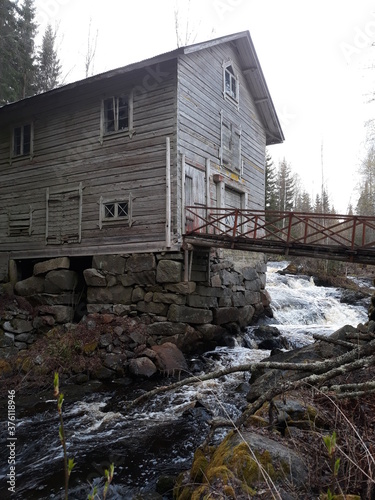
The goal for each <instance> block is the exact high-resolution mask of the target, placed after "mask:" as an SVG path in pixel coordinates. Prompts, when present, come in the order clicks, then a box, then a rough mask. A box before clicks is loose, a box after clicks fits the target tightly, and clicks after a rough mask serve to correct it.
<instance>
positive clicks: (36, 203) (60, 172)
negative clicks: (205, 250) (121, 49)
mask: <svg viewBox="0 0 375 500" xmlns="http://www.w3.org/2000/svg"><path fill="white" fill-rule="evenodd" d="M282 141H283V133H282V130H281V127H280V124H279V120H278V118H277V115H276V112H275V108H274V105H273V103H272V100H271V97H270V94H269V91H268V88H267V85H266V82H265V79H264V76H263V73H262V69H261V67H260V64H259V61H258V58H257V55H256V53H255V50H254V46H253V43H252V40H251V38H250V34H249V33H248V32H242V33H237V34H233V35H229V36H225V37H222V38H218V39H215V40H211V41H208V42H204V43H198V44H195V45H191V46H188V47H183V48H179V49H176V50H174V51H172V52H169V53H166V54H162V55H160V56H157V57H154V58H151V59H148V60H146V61H142V62H139V63H136V64H131V65H128V66H125V67H122V68H119V69H115V70H111V71H108V72H106V73H103V74H100V75H96V76H93V77H90V78H87V79H85V80H81V81H78V82H75V83H71V84H68V85H65V86H63V87H60V88H57V89H54V90H52V91H49V92H46V93H43V94H40V95H36V96H34V97H30V98H27V99H24V100H21V101H18V102H15V103H11V104H8V105H5V106H3V107H2V108H0V179H1V182H0V267H1V269H2V270H3V280H5V279H6V278H5V277H4V276H5V274H6V271H5V270H6V269H7V267H8V262H9V260H10V259H11V260H18V261H22V260H25V259H32V260H33V261H37V260H43V259H49V258H54V257H60V256H69V257H73V258H74V257H81V256H94V255H105V254H137V253H145V252H176V251H180V249H181V244H182V237H183V234H184V231H185V226H186V224H189V223H190V222H191V221H189V220H186V217H185V210H184V207H185V206H187V205H193V204H203V205H208V206H218V207H242V208H249V209H251V208H253V209H262V208H264V182H265V147H266V146H267V145H271V144H275V143H280V142H282ZM0 275H1V273H0ZM0 278H1V276H0ZM0 281H1V279H0Z"/></svg>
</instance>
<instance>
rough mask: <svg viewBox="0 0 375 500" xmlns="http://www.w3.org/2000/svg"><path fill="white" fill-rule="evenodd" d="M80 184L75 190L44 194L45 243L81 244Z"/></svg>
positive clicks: (48, 191)
mask: <svg viewBox="0 0 375 500" xmlns="http://www.w3.org/2000/svg"><path fill="white" fill-rule="evenodd" d="M81 221H82V184H81V183H80V185H79V187H78V188H76V189H69V190H64V191H57V192H56V191H53V192H52V191H50V190H49V189H48V188H47V193H46V243H47V244H49V245H61V244H64V243H80V242H81Z"/></svg>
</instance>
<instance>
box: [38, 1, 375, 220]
mask: <svg viewBox="0 0 375 500" xmlns="http://www.w3.org/2000/svg"><path fill="white" fill-rule="evenodd" d="M35 5H36V7H37V20H38V23H39V24H40V32H41V33H42V32H43V30H44V27H45V26H46V24H47V23H48V22H51V23H52V24H53V25H55V23H58V24H59V29H58V34H59V36H58V44H59V54H60V58H61V62H62V65H63V75H64V78H65V82H66V83H69V82H71V81H74V80H78V79H82V78H84V76H85V55H86V53H87V42H88V31H89V25H90V19H91V37H92V39H93V38H94V36H95V33H96V31H98V39H97V49H96V55H95V61H94V73H101V72H103V71H106V70H109V69H113V68H116V67H120V66H124V65H126V64H129V63H132V62H136V61H140V60H142V59H145V58H148V57H151V56H153V55H157V54H160V53H162V52H167V51H170V50H173V49H174V48H176V46H177V41H176V33H175V18H174V11H175V8H176V6H177V8H178V11H179V18H180V22H181V27H180V31H181V35H182V41H183V42H185V34H186V31H187V33H188V40H187V41H188V43H195V42H200V41H203V40H208V39H211V38H215V37H219V36H223V35H227V34H230V33H235V32H239V31H243V30H249V31H250V34H251V37H252V39H253V42H254V45H255V49H256V51H257V54H258V57H259V60H260V64H261V66H262V69H263V73H264V75H265V78H266V81H267V84H268V87H269V89H270V92H271V96H272V99H273V101H274V104H275V107H276V110H277V112H278V115H279V119H280V121H281V124H282V128H283V131H284V135H285V143H284V144H283V145H277V146H272V147H270V149H269V151H270V153H271V155H272V158H273V160H274V163H275V164H278V163H279V161H281V160H282V159H283V158H284V157H285V159H286V160H287V161H288V162H289V163H290V164H291V167H292V170H293V171H294V172H296V173H298V174H299V176H300V177H301V179H302V182H303V186H304V188H305V189H306V190H307V191H308V192H309V194H310V195H311V196H312V198H313V199H314V198H315V195H316V193H319V192H320V190H321V185H322V179H323V182H324V185H325V188H326V189H327V192H328V193H329V195H330V197H331V200H332V201H333V202H334V205H335V208H336V210H337V211H338V212H340V213H345V212H346V210H347V206H348V204H349V202H352V203H353V204H354V205H355V203H356V200H357V194H358V193H357V191H356V189H355V188H356V185H357V181H358V175H357V174H356V172H357V169H358V166H359V164H360V161H361V159H362V158H363V155H364V147H365V139H366V128H365V126H364V124H365V122H366V120H369V119H371V118H373V117H375V104H374V103H369V100H370V97H371V92H373V91H374V90H375V85H374V82H375V69H372V67H373V66H374V67H375V46H374V47H373V46H372V45H373V44H374V45H375V4H374V2H373V1H368V0H315V1H314V2H307V1H306V0H283V1H281V0H190V2H189V1H188V0H158V1H156V0H136V1H130V0H129V1H126V0H106V1H103V0H100V1H99V0H36V1H35ZM187 6H190V8H189V11H188V9H187ZM322 144H323V162H322V155H321V152H322ZM322 165H323V168H322ZM322 174H323V175H322Z"/></svg>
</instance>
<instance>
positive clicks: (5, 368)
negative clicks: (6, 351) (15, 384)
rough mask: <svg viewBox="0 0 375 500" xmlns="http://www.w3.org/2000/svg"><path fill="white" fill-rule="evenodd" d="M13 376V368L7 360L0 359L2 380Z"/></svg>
mask: <svg viewBox="0 0 375 500" xmlns="http://www.w3.org/2000/svg"><path fill="white" fill-rule="evenodd" d="M12 374H13V368H12V366H11V365H10V363H8V361H6V360H5V359H0V378H3V377H4V378H6V377H10V376H11V375H12Z"/></svg>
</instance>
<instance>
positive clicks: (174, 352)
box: [152, 342, 188, 375]
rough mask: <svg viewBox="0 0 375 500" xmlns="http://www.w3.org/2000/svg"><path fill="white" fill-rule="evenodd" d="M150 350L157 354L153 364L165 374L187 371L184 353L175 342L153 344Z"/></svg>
mask: <svg viewBox="0 0 375 500" xmlns="http://www.w3.org/2000/svg"><path fill="white" fill-rule="evenodd" d="M152 350H153V351H154V352H156V354H157V356H156V360H155V364H156V366H157V368H158V369H159V371H161V372H163V373H165V374H166V375H171V374H174V373H180V372H182V371H187V369H188V366H187V363H186V360H185V358H184V355H183V354H182V352H181V351H180V349H179V348H178V347H177V346H176V345H175V344H172V343H171V342H165V343H164V344H162V345H154V346H153V347H152Z"/></svg>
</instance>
